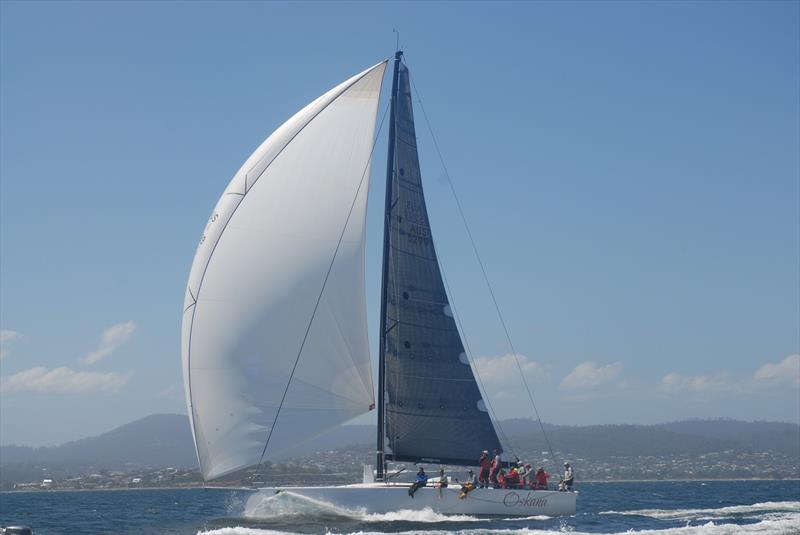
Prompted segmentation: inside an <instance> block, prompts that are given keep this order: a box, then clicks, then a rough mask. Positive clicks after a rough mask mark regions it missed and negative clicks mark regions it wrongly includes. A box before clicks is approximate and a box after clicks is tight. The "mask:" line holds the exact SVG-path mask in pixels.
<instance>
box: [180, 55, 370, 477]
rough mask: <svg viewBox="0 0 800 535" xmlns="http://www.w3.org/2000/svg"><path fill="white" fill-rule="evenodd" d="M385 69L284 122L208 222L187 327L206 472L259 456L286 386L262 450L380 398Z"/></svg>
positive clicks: (186, 358)
mask: <svg viewBox="0 0 800 535" xmlns="http://www.w3.org/2000/svg"><path fill="white" fill-rule="evenodd" d="M385 66H386V63H385V62H383V63H380V64H378V65H376V66H374V67H372V68H370V69H367V70H366V71H364V72H362V73H360V74H358V75H356V76H354V77H353V78H351V79H349V80H347V81H345V82H344V83H342V84H340V85H339V86H337V87H335V88H334V89H332V90H331V91H329V92H327V93H325V94H324V95H322V96H321V97H319V98H318V99H317V100H315V101H314V102H312V103H311V104H309V105H308V106H306V107H305V108H303V109H302V110H301V111H300V112H298V113H297V114H296V115H295V116H293V117H292V118H291V119H289V120H288V121H287V122H286V123H284V124H283V125H282V126H281V127H280V128H278V129H277V130H276V131H275V132H274V133H273V134H272V135H271V136H270V137H269V138H267V140H266V141H264V143H263V144H262V145H261V146H260V147H259V148H258V149H256V151H255V152H254V153H253V154H252V155H251V156H250V157H249V158H248V159H247V161H246V162H245V164H244V165H243V166H242V168H241V169H240V170H239V171H238V172H237V173H236V175H235V176H234V177H233V179H232V180H231V182H230V184H229V185H228V187H227V189H226V190H225V192H224V194H223V195H222V197H221V198H220V200H219V202H218V203H217V205H216V207H215V208H214V211H213V213H212V216H211V218H210V219H209V222H208V224H207V226H206V228H205V231H204V233H203V237H202V239H201V242H200V245H199V246H198V249H197V252H196V254H195V258H194V263H193V264H192V269H191V273H190V276H189V283H188V287H187V291H186V298H185V303H184V313H183V326H182V361H183V375H184V383H185V391H186V396H187V405H188V407H189V410H190V420H191V423H192V430H193V433H194V437H195V446H196V448H197V455H198V458H199V461H200V466H201V469H202V472H203V476H204V477H205V479H214V478H217V477H220V476H223V475H225V474H228V473H230V472H233V471H236V470H238V469H241V468H244V467H247V466H250V465H254V464H256V463H258V462H259V460H260V458H261V456H262V453H263V451H264V447H265V442H266V440H267V436H268V435H269V434H270V430H271V427H272V425H273V422H274V421H275V418H276V411H277V410H278V406H279V404H280V402H281V398H282V396H283V394H284V390H285V389H286V386H287V384H289V388H288V391H287V392H286V398H285V401H284V403H283V407H282V409H281V412H280V418H279V419H278V420H277V424H276V425H275V429H274V430H272V431H273V432H272V437H271V440H270V443H269V449H268V451H267V458H268V457H269V454H270V453H274V452H279V451H285V450H287V449H289V448H291V447H292V446H293V445H295V444H297V443H299V442H301V441H303V440H305V439H308V438H310V437H312V436H314V435H316V434H319V433H321V432H322V431H324V430H326V429H328V428H331V427H334V426H336V425H338V424H340V423H342V422H344V421H346V420H349V419H351V418H353V417H355V416H357V415H359V414H361V413H364V412H367V411H368V410H370V409H371V408H372V406H374V395H373V387H372V373H371V369H370V358H369V344H368V340H367V320H366V303H365V289H364V230H365V216H366V205H367V189H368V184H367V183H368V175H369V160H370V155H371V150H372V144H373V135H374V127H375V118H376V112H377V104H378V98H379V94H380V88H381V83H382V79H383V74H384V69H385ZM351 208H352V212H351ZM348 215H349V219H348ZM343 230H344V234H343V235H342V231H343ZM340 236H342V240H341V244H340V245H339V247H338V250H337V244H339V238H340ZM334 254H335V261H334V262H333V265H332V268H331V271H330V275H329V277H328V280H327V284H325V286H324V291H323V282H324V280H325V277H326V273H327V272H328V268H329V266H331V260H332V259H333V258H334ZM320 292H322V297H321V300H320V302H319V307H318V308H317V311H316V314H315V316H314V318H313V322H312V321H311V317H312V312H313V311H314V308H315V304H316V302H317V299H318V297H319V296H320ZM309 322H311V327H310V330H309V331H308V337H307V340H306V342H305V345H304V347H303V350H302V354H301V356H300V358H299V360H296V359H297V356H298V353H299V352H300V348H301V343H302V341H303V338H304V335H305V333H306V329H307V327H308V326H309ZM296 361H297V368H296V370H295V371H294V375H293V377H292V380H291V383H289V378H290V375H291V374H292V368H293V366H294V364H295V362H296Z"/></svg>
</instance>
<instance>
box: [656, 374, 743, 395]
mask: <svg viewBox="0 0 800 535" xmlns="http://www.w3.org/2000/svg"><path fill="white" fill-rule="evenodd" d="M658 389H659V390H661V391H662V392H695V393H712V392H724V391H730V390H733V389H738V386H737V385H735V384H732V383H731V382H730V381H729V380H728V377H727V375H726V374H724V373H719V374H716V375H681V374H679V373H675V372H672V373H668V374H667V375H665V376H664V377H663V378H662V379H661V382H660V383H659V384H658Z"/></svg>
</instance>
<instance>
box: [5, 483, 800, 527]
mask: <svg viewBox="0 0 800 535" xmlns="http://www.w3.org/2000/svg"><path fill="white" fill-rule="evenodd" d="M578 489H579V490H580V492H581V494H580V497H579V499H578V513H577V514H576V515H575V516H571V517H562V518H548V517H540V516H537V517H529V518H479V517H473V516H458V517H445V516H442V515H438V514H436V513H434V512H433V511H431V510H426V511H410V510H407V511H397V512H394V513H390V514H365V513H361V512H358V511H347V510H341V509H337V508H334V507H326V506H321V505H320V504H316V503H311V502H308V501H305V500H303V499H299V498H296V497H293V496H291V495H285V494H280V495H277V496H275V497H274V498H270V500H271V501H270V502H269V503H262V504H259V506H258V507H257V509H256V510H253V511H246V510H245V503H246V501H247V498H248V496H249V492H247V491H241V490H220V489H180V490H171V489H164V490H118V491H64V492H58V491H53V492H19V493H3V494H0V526H6V525H11V524H25V525H28V526H30V527H32V528H33V529H34V531H35V533H37V534H39V535H54V534H70V535H75V534H112V533H113V534H123V533H167V534H196V533H202V534H209V535H283V534H311V533H325V534H327V533H331V534H342V535H346V534H354V535H355V534H357V535H371V534H384V533H402V534H407V535H412V534H421V533H434V534H436V535H492V534H500V535H539V534H552V533H572V534H575V535H579V534H582V533H587V534H589V533H591V534H603V533H606V534H609V533H646V534H654V535H695V534H696V535H722V534H726V535H727V534H751V533H752V534H762V535H773V534H800V482H799V481H753V482H744V481H716V482H705V483H703V482H638V483H583V484H581V485H579V486H578Z"/></svg>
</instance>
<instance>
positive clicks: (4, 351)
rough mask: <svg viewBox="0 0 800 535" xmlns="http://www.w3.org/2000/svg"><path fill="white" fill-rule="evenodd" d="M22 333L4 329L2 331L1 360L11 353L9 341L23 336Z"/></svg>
mask: <svg viewBox="0 0 800 535" xmlns="http://www.w3.org/2000/svg"><path fill="white" fill-rule="evenodd" d="M21 337H22V335H21V334H20V333H18V332H17V331H9V330H2V331H0V360H3V359H4V358H6V357H7V356H8V354H9V349H8V346H9V342H12V341H13V340H17V339H19V338H21Z"/></svg>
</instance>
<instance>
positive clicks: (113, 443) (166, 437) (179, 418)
mask: <svg viewBox="0 0 800 535" xmlns="http://www.w3.org/2000/svg"><path fill="white" fill-rule="evenodd" d="M501 425H502V426H503V429H504V430H505V432H506V434H508V435H509V436H510V437H511V442H512V444H513V445H514V447H515V448H516V449H518V450H521V451H520V453H521V454H523V453H524V454H526V455H531V456H532V457H531V458H532V459H535V458H536V457H538V456H540V455H541V452H544V451H547V449H548V448H547V444H546V443H545V440H544V437H543V436H542V434H541V432H540V431H539V426H538V423H536V422H532V421H530V420H507V421H503V422H501ZM545 427H546V429H547V433H548V437H549V438H550V442H551V443H552V444H553V447H554V448H555V449H556V450H558V451H561V452H564V453H568V454H570V455H574V456H583V457H587V458H594V459H600V458H607V459H609V458H610V459H613V458H614V457H636V456H639V455H653V456H669V455H702V454H706V453H711V452H721V451H734V452H741V453H743V452H753V451H772V452H778V453H782V454H784V455H789V456H795V457H798V458H800V426H798V425H796V424H787V423H776V422H741V421H735V420H688V421H683V422H672V423H666V424H659V425H649V426H643V425H593V426H558V425H551V424H545ZM374 433H375V430H374V428H373V427H372V426H366V425H362V426H343V427H339V428H337V429H334V430H332V431H330V432H327V433H325V434H323V435H321V436H319V437H317V438H315V439H312V440H310V441H308V442H307V443H305V444H302V445H300V446H298V447H297V448H295V449H294V450H293V451H292V456H302V455H307V454H310V453H314V452H317V451H330V450H337V449H345V448H347V447H348V446H352V445H370V444H372V442H373V440H374V439H375V437H374ZM354 449H357V448H354ZM286 458H287V456H284V457H283V459H286ZM283 459H281V458H278V459H274V458H273V460H283ZM38 465H42V466H48V467H49V468H52V467H54V466H61V467H62V469H64V470H70V469H71V470H76V471H77V470H85V469H89V468H90V467H91V468H93V469H99V468H106V469H109V470H115V469H130V468H138V467H167V466H172V467H175V468H196V467H197V459H196V456H195V451H194V444H193V441H192V437H191V433H190V429H189V422H188V420H187V418H186V416H183V415H177V414H156V415H152V416H148V417H146V418H142V419H141V420H137V421H135V422H131V423H129V424H126V425H123V426H121V427H118V428H116V429H113V430H111V431H109V432H107V433H103V434H102V435H98V436H96V437H91V438H85V439H82V440H77V441H74V442H68V443H66V444H62V445H60V446H54V447H49V448H30V447H24V446H0V479H8V478H9V477H10V476H11V475H12V474H15V473H18V472H19V470H20V469H23V468H24V469H25V471H26V472H28V471H31V470H33V469H34V467H35V466H38ZM70 467H72V468H70Z"/></svg>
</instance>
